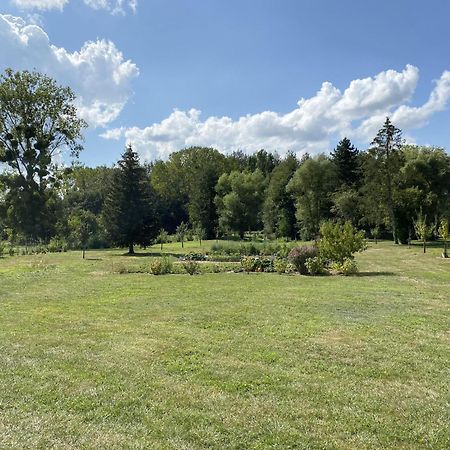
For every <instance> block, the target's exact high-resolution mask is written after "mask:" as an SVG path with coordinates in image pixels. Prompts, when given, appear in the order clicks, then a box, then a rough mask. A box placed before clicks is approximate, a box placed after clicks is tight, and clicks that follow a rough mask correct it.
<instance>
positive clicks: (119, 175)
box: [103, 146, 158, 254]
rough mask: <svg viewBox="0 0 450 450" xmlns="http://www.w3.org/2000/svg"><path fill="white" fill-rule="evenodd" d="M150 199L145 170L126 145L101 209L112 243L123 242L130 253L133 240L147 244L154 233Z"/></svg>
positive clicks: (121, 244) (148, 183)
mask: <svg viewBox="0 0 450 450" xmlns="http://www.w3.org/2000/svg"><path fill="white" fill-rule="evenodd" d="M154 203H155V202H154V199H153V195H152V190H151V187H150V182H149V179H148V176H147V174H146V171H145V169H144V167H142V166H141V165H140V164H139V157H138V155H137V153H136V152H134V151H133V149H132V148H131V146H129V147H128V148H127V149H126V151H125V153H124V154H123V155H122V159H121V160H119V162H118V167H117V169H116V172H115V174H114V176H113V180H112V184H111V186H110V191H109V194H108V196H107V198H106V201H105V206H104V211H103V219H104V222H105V227H106V229H107V231H108V233H109V235H110V238H111V240H112V241H113V243H114V244H116V245H119V246H127V247H128V252H129V253H130V254H134V245H135V244H139V245H143V246H145V245H148V244H150V243H151V242H152V240H153V239H154V238H155V237H156V235H157V234H158V227H157V220H156V217H155V210H156V208H155V206H154Z"/></svg>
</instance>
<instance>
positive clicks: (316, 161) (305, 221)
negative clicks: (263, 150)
mask: <svg viewBox="0 0 450 450" xmlns="http://www.w3.org/2000/svg"><path fill="white" fill-rule="evenodd" d="M336 187H337V177H336V167H335V165H334V164H333V163H332V162H331V161H330V159H329V158H328V157H327V156H325V155H318V156H317V157H315V158H310V157H309V158H306V160H305V161H304V162H303V163H302V164H301V165H300V167H299V168H298V169H297V171H296V172H295V174H294V176H293V177H292V179H291V180H290V181H289V183H288V185H287V191H288V192H289V193H290V194H291V195H292V196H293V198H294V199H295V202H296V217H297V221H298V224H299V228H300V232H301V238H302V239H305V240H309V239H313V238H315V236H316V235H317V233H318V231H319V226H320V222H321V221H322V220H323V219H326V218H328V217H329V216H330V208H331V206H332V202H331V198H332V193H333V191H334V189H335V188H336Z"/></svg>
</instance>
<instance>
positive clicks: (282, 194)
mask: <svg viewBox="0 0 450 450" xmlns="http://www.w3.org/2000/svg"><path fill="white" fill-rule="evenodd" d="M298 166H299V162H298V160H297V158H296V156H295V155H294V154H293V153H288V154H287V156H286V158H285V159H283V160H282V161H281V162H280V164H279V165H278V166H276V167H275V168H274V169H273V171H272V174H271V177H270V181H269V185H268V187H267V195H266V199H265V201H264V206H263V221H264V230H265V232H266V233H267V234H269V235H270V234H275V235H276V236H277V237H288V238H291V239H295V236H296V231H297V230H296V219H295V202H294V200H293V198H292V196H291V195H289V194H288V192H287V191H286V186H287V185H288V183H289V181H290V179H291V178H292V176H293V175H294V173H295V171H296V170H297V169H298Z"/></svg>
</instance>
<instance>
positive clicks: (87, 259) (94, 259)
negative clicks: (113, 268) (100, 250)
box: [84, 258, 103, 261]
mask: <svg viewBox="0 0 450 450" xmlns="http://www.w3.org/2000/svg"><path fill="white" fill-rule="evenodd" d="M84 259H85V260H86V261H103V258H84Z"/></svg>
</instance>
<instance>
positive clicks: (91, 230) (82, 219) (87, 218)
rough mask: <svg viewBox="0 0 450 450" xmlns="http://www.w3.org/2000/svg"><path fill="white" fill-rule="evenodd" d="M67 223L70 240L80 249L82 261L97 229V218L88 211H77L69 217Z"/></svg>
mask: <svg viewBox="0 0 450 450" xmlns="http://www.w3.org/2000/svg"><path fill="white" fill-rule="evenodd" d="M68 223H69V229H70V235H71V237H72V240H73V241H74V242H75V244H76V245H77V246H79V247H81V248H82V250H83V259H84V258H85V253H86V248H87V247H88V244H89V240H90V239H91V237H92V236H93V235H94V234H95V232H96V230H97V227H98V223H97V218H96V216H95V214H93V213H92V212H90V211H85V210H79V211H77V212H75V213H73V214H72V215H71V216H70V217H69V220H68Z"/></svg>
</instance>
